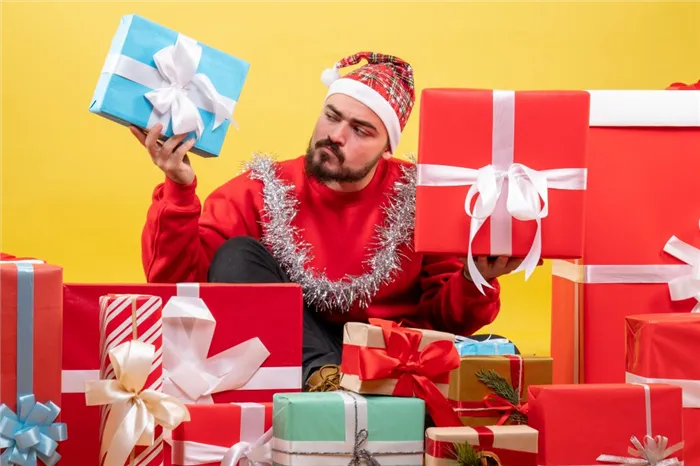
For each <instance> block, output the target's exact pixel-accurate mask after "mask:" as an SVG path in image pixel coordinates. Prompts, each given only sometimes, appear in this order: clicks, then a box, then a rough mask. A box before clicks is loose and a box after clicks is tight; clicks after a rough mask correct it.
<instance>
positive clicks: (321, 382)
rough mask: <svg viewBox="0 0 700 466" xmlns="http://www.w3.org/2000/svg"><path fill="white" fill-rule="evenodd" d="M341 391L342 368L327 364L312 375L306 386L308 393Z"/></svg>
mask: <svg viewBox="0 0 700 466" xmlns="http://www.w3.org/2000/svg"><path fill="white" fill-rule="evenodd" d="M337 390H340V367H339V366H337V365H335V364H327V365H325V366H323V367H321V368H320V369H319V370H317V371H316V372H314V373H313V374H311V377H309V381H308V382H307V384H306V389H305V391H307V392H334V391H337Z"/></svg>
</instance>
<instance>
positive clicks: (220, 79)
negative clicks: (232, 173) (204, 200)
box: [90, 15, 250, 157]
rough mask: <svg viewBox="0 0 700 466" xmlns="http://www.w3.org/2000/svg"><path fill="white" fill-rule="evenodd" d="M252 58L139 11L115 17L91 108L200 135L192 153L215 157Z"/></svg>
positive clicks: (129, 121) (168, 131)
mask: <svg viewBox="0 0 700 466" xmlns="http://www.w3.org/2000/svg"><path fill="white" fill-rule="evenodd" d="M249 68H250V64H249V63H248V62H246V61H244V60H241V59H239V58H236V57H233V56H231V55H229V54H227V53H224V52H221V51H219V50H216V49H214V48H212V47H209V46H208V45H205V44H202V43H201V42H197V41H195V40H194V39H192V38H189V37H187V36H185V35H184V34H180V33H178V32H176V31H173V30H172V29H168V28H166V27H164V26H161V25H160V24H157V23H154V22H153V21H150V20H148V19H146V18H143V17H141V16H138V15H127V16H124V17H123V18H122V19H121V22H120V24H119V27H118V28H117V32H116V34H115V35H114V37H113V39H112V44H111V47H110V49H109V53H108V54H107V58H106V59H105V63H104V66H103V68H102V72H101V74H100V78H99V80H98V82H97V86H96V88H95V91H94V94H93V98H92V100H91V103H90V111H91V112H92V113H95V114H97V115H100V116H103V117H105V118H107V119H110V120H112V121H115V122H117V123H119V124H122V125H125V126H129V125H134V126H136V127H138V128H142V129H146V130H148V129H149V128H151V127H153V125H155V124H156V123H158V122H160V123H163V134H162V137H161V139H166V138H168V137H170V136H172V135H173V134H181V133H182V134H184V133H187V134H188V135H189V136H188V137H193V136H195V137H198V139H197V142H196V144H195V145H194V147H193V148H192V150H191V152H193V153H195V154H198V155H201V156H203V157H217V156H218V155H219V153H220V151H221V147H222V145H223V143H224V139H225V137H226V133H227V132H228V128H229V125H230V124H231V123H232V121H233V111H234V108H235V106H236V103H237V102H238V100H239V99H240V95H241V91H242V89H243V85H244V83H245V81H246V78H247V76H248V71H249Z"/></svg>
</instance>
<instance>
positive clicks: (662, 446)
mask: <svg viewBox="0 0 700 466" xmlns="http://www.w3.org/2000/svg"><path fill="white" fill-rule="evenodd" d="M630 441H631V442H632V445H633V446H632V447H629V448H628V450H627V451H628V452H629V454H630V455H632V456H614V455H600V456H599V457H598V458H596V461H600V462H603V463H617V465H618V466H625V465H640V466H681V465H682V464H683V463H681V462H680V461H679V460H678V459H677V458H669V457H670V456H671V455H672V454H674V453H676V452H677V451H680V450H681V449H682V448H683V442H679V443H677V444H675V445H674V446H672V447H670V448H669V447H668V438H667V437H664V436H661V435H657V436H655V437H652V436H650V435H647V436H645V437H644V444H643V445H642V442H640V441H639V439H637V437H632V438H631V439H630Z"/></svg>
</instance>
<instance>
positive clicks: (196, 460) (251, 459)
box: [172, 428, 272, 466]
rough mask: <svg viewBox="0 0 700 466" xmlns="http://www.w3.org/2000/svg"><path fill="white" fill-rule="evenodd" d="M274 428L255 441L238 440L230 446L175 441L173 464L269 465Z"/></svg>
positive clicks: (186, 465)
mask: <svg viewBox="0 0 700 466" xmlns="http://www.w3.org/2000/svg"><path fill="white" fill-rule="evenodd" d="M271 439H272V429H271V428H270V429H268V431H267V432H265V433H264V434H263V435H262V436H261V437H260V438H259V439H258V440H256V441H255V442H253V443H250V442H238V443H236V444H235V445H233V446H232V447H230V448H226V447H220V446H218V445H210V444H207V443H199V442H192V441H189V440H184V441H176V440H175V441H173V442H172V443H173V447H172V448H173V449H172V452H173V453H172V455H173V464H174V465H178V466H195V465H200V464H211V463H220V464H221V466H268V465H270V464H272V448H271V444H270V442H271Z"/></svg>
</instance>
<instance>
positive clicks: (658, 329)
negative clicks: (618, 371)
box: [626, 313, 700, 466]
mask: <svg viewBox="0 0 700 466" xmlns="http://www.w3.org/2000/svg"><path fill="white" fill-rule="evenodd" d="M698 354H700V314H697V313H693V314H686V313H675V314H644V315H635V316H630V317H627V373H626V379H627V382H630V383H664V384H671V385H678V386H679V387H681V388H682V389H683V437H684V438H685V448H684V449H683V454H684V456H685V458H686V459H685V463H684V464H685V466H699V465H700V364H698V362H697V355H698Z"/></svg>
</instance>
